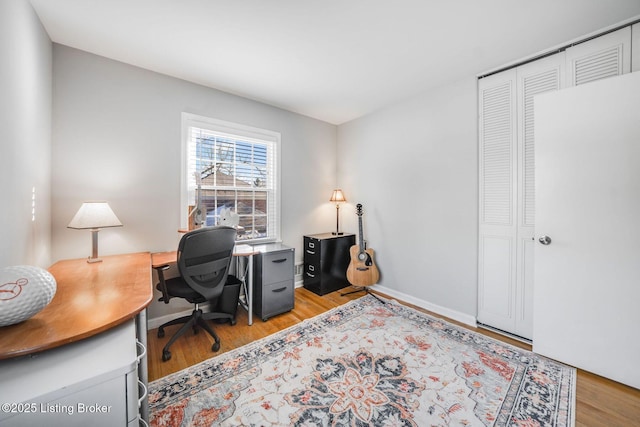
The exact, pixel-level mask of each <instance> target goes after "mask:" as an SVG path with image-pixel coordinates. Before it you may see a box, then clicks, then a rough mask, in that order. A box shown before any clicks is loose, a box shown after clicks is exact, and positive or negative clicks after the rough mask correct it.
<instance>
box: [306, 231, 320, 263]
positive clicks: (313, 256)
mask: <svg viewBox="0 0 640 427" xmlns="http://www.w3.org/2000/svg"><path fill="white" fill-rule="evenodd" d="M321 250H322V245H321V244H320V240H318V239H313V238H311V237H305V238H304V262H312V263H318V264H319V263H320V254H321Z"/></svg>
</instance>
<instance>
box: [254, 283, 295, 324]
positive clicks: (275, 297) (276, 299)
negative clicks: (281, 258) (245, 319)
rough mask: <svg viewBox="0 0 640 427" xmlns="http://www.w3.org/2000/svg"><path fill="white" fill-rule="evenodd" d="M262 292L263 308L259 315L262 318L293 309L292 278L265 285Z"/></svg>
mask: <svg viewBox="0 0 640 427" xmlns="http://www.w3.org/2000/svg"><path fill="white" fill-rule="evenodd" d="M262 292H263V294H262V309H263V310H262V313H260V316H261V317H262V319H263V320H265V319H266V318H267V317H271V316H275V315H276V314H280V313H284V312H286V311H289V310H291V309H293V302H294V294H293V281H292V280H286V281H284V282H279V283H272V284H270V285H265V286H264V288H263V290H262Z"/></svg>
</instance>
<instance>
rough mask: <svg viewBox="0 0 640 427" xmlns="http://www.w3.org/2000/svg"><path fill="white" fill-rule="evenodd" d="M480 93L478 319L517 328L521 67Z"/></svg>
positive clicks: (485, 82) (489, 80)
mask: <svg viewBox="0 0 640 427" xmlns="http://www.w3.org/2000/svg"><path fill="white" fill-rule="evenodd" d="M478 96H479V97H478V101H479V112H480V115H479V136H480V138H479V154H480V162H479V163H480V164H479V172H480V174H479V184H480V185H479V187H480V188H479V190H480V206H479V217H480V221H479V222H480V224H479V232H480V236H479V241H478V243H479V247H478V252H479V257H478V321H479V322H481V323H484V324H487V325H491V326H493V327H495V328H499V329H503V330H506V331H512V330H513V328H514V321H515V309H514V302H515V299H514V295H515V287H514V283H515V274H516V270H515V263H516V257H515V256H516V251H515V246H516V225H515V209H516V198H515V184H516V183H515V181H516V144H515V142H516V138H517V133H516V125H517V117H516V106H515V104H516V70H515V69H513V70H508V71H504V72H501V73H499V74H495V75H493V76H489V77H485V78H483V79H481V80H479V81H478Z"/></svg>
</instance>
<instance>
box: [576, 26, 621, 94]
mask: <svg viewBox="0 0 640 427" xmlns="http://www.w3.org/2000/svg"><path fill="white" fill-rule="evenodd" d="M566 55H567V71H568V81H567V86H578V85H581V84H585V83H589V82H592V81H595V80H600V79H604V78H607V77H615V76H619V75H621V74H626V73H629V72H631V27H630V26H629V27H624V28H622V29H620V30H617V31H614V32H612V33H609V34H605V35H603V36H600V37H597V38H595V39H592V40H589V41H586V42H584V43H580V44H578V45H576V46H573V47H571V48H568V49H567V50H566Z"/></svg>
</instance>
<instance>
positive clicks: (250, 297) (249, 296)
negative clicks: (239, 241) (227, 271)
mask: <svg viewBox="0 0 640 427" xmlns="http://www.w3.org/2000/svg"><path fill="white" fill-rule="evenodd" d="M247 262H248V263H249V268H248V270H249V272H248V273H247V275H248V276H249V280H248V283H247V287H248V288H249V289H247V306H248V307H247V314H248V318H249V326H251V325H253V255H249V257H248V258H247Z"/></svg>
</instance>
